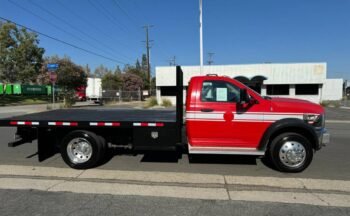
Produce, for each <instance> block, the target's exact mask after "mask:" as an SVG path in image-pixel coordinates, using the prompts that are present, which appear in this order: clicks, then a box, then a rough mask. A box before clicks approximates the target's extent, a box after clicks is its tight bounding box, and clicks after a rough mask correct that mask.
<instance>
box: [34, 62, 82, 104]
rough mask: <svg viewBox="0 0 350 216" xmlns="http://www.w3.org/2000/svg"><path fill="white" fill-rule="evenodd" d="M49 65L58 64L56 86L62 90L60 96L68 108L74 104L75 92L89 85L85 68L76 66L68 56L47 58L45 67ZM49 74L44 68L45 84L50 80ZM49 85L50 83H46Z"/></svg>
mask: <svg viewBox="0 0 350 216" xmlns="http://www.w3.org/2000/svg"><path fill="white" fill-rule="evenodd" d="M47 63H57V64H59V67H58V69H57V71H56V73H57V81H56V85H57V86H58V87H59V88H60V90H61V91H60V92H59V96H61V97H62V98H63V101H64V106H65V107H68V106H71V105H73V104H74V97H75V90H76V89H77V88H78V87H81V86H86V85H87V74H86V72H85V71H84V69H83V67H81V66H79V65H76V64H75V63H74V62H72V61H71V59H70V58H69V57H67V56H65V57H63V58H60V57H58V56H52V57H47V58H45V65H46V64H47ZM48 77H49V72H48V71H47V69H46V67H42V72H41V78H42V80H41V82H42V83H45V82H47V81H48V80H49V79H48ZM45 84H48V83H45Z"/></svg>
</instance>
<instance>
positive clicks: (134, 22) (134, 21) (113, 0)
mask: <svg viewBox="0 0 350 216" xmlns="http://www.w3.org/2000/svg"><path fill="white" fill-rule="evenodd" d="M112 2H113V3H114V5H116V6H117V8H119V10H120V11H121V12H122V13H124V14H125V16H126V17H128V18H129V20H130V21H131V22H132V23H133V24H134V25H135V26H138V24H137V22H136V20H135V19H134V18H133V17H131V16H130V15H129V13H128V12H127V11H126V10H124V8H123V7H122V6H121V5H120V4H119V3H118V2H117V1H116V0H112Z"/></svg>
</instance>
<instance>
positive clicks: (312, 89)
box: [295, 84, 318, 95]
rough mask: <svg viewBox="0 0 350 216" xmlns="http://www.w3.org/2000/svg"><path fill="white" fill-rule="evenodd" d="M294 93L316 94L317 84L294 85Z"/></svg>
mask: <svg viewBox="0 0 350 216" xmlns="http://www.w3.org/2000/svg"><path fill="white" fill-rule="evenodd" d="M295 94H296V95H318V84H300V85H295Z"/></svg>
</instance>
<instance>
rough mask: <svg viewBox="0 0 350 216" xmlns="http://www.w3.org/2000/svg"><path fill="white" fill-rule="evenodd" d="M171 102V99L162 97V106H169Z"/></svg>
mask: <svg viewBox="0 0 350 216" xmlns="http://www.w3.org/2000/svg"><path fill="white" fill-rule="evenodd" d="M172 105H173V104H172V103H171V101H170V100H169V99H163V100H162V106H164V107H171V106H172Z"/></svg>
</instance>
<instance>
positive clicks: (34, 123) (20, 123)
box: [10, 121, 39, 125]
mask: <svg viewBox="0 0 350 216" xmlns="http://www.w3.org/2000/svg"><path fill="white" fill-rule="evenodd" d="M10 125H39V122H31V121H11V122H10Z"/></svg>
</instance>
